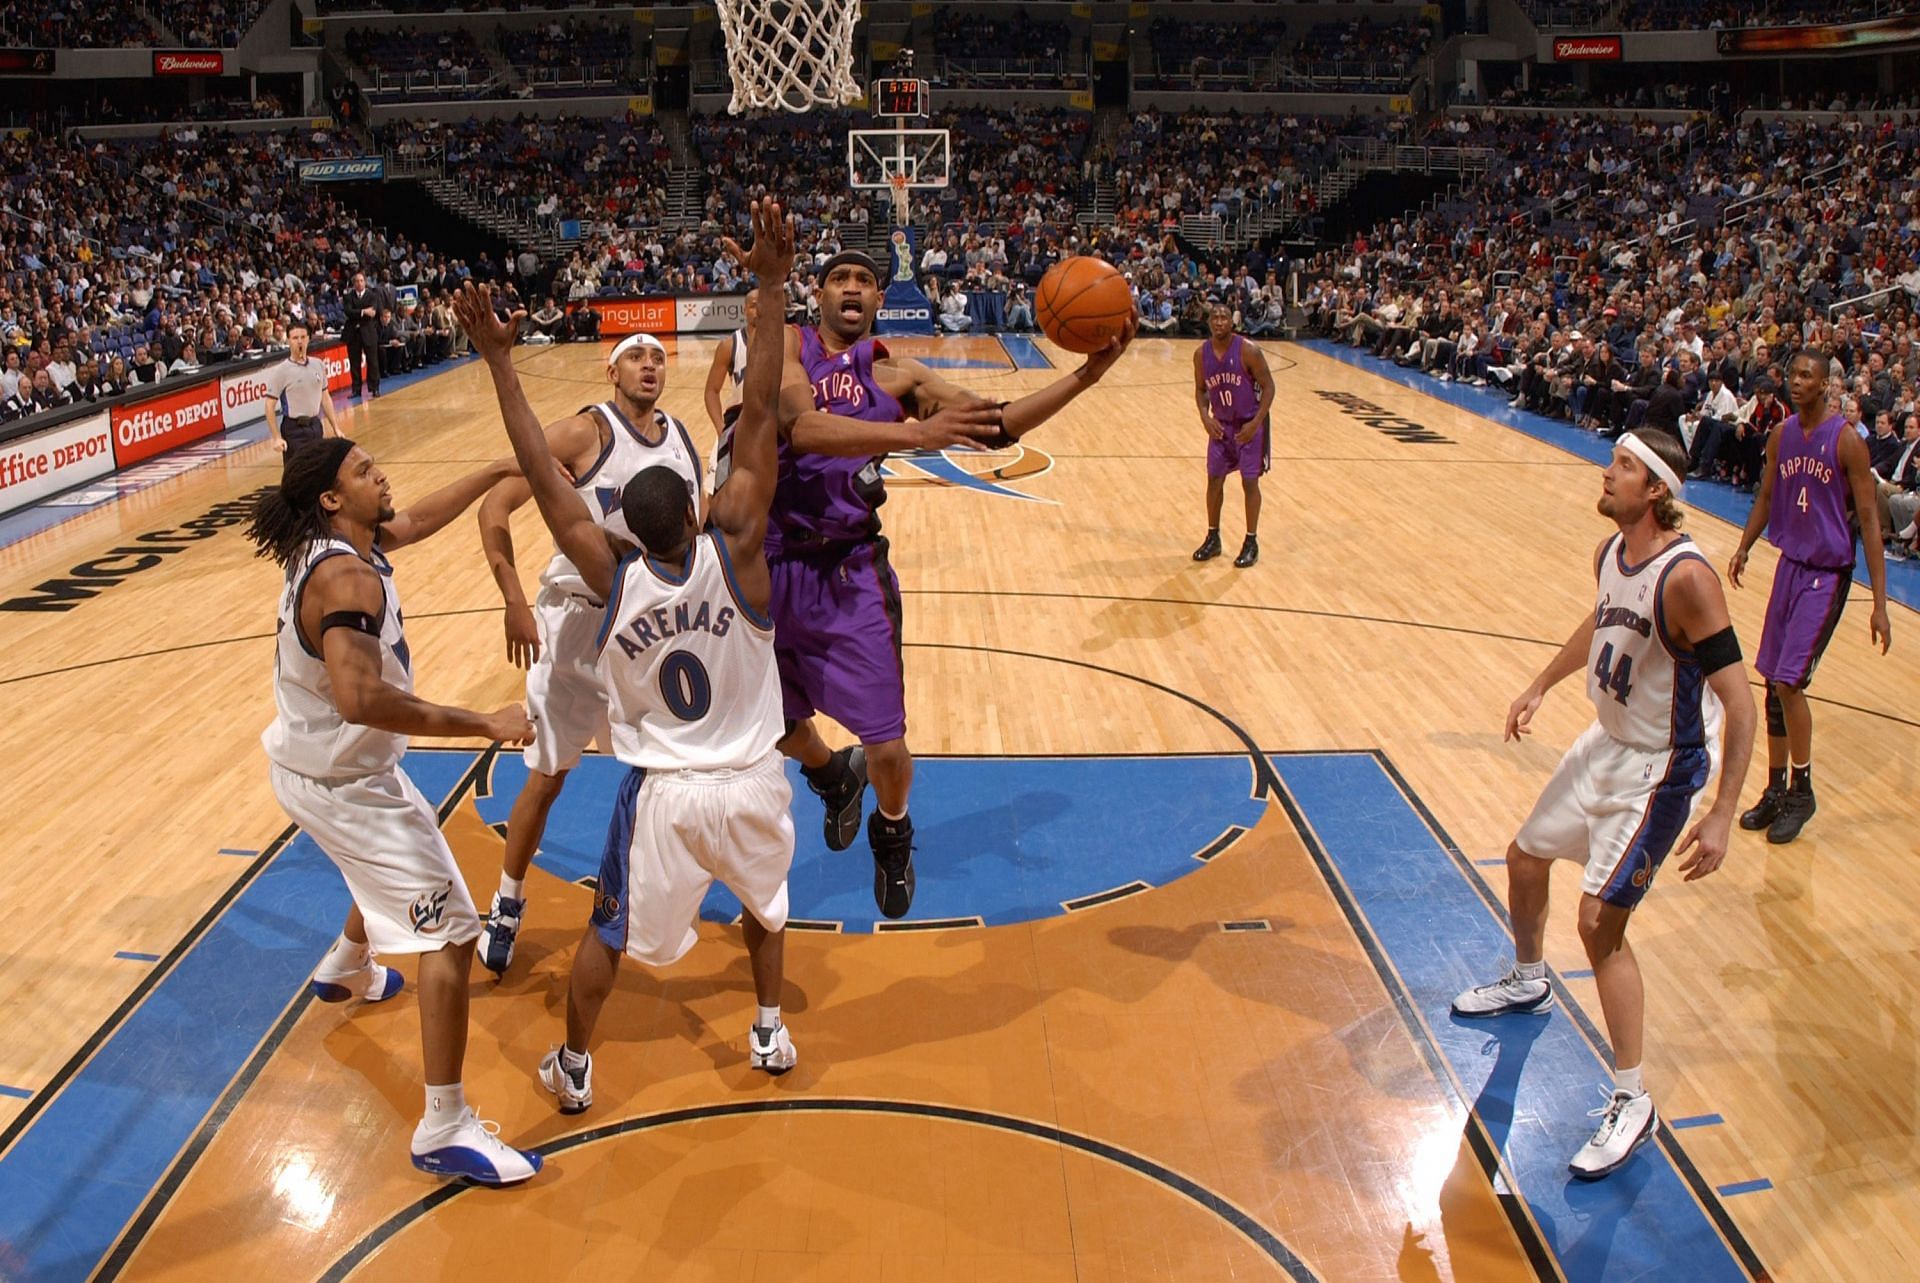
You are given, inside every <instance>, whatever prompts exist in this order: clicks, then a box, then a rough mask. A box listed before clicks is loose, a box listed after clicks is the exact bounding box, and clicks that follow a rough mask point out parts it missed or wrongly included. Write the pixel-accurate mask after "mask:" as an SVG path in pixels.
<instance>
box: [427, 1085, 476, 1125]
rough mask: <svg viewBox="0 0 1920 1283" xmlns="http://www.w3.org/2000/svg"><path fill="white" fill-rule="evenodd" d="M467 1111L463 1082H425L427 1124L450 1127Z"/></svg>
mask: <svg viewBox="0 0 1920 1283" xmlns="http://www.w3.org/2000/svg"><path fill="white" fill-rule="evenodd" d="M466 1112H467V1088H466V1084H465V1083H447V1084H446V1085H444V1086H440V1087H436V1086H434V1085H433V1084H432V1083H428V1084H427V1126H429V1127H451V1126H453V1125H454V1124H455V1123H457V1122H459V1121H460V1118H461V1116H462V1115H463V1114H465V1113H466Z"/></svg>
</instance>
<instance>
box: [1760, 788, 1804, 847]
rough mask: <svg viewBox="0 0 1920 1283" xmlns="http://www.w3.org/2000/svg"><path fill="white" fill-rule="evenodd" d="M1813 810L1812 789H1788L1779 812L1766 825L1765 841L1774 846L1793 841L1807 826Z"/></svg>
mask: <svg viewBox="0 0 1920 1283" xmlns="http://www.w3.org/2000/svg"><path fill="white" fill-rule="evenodd" d="M1813 812H1814V803H1813V790H1812V789H1804V790H1803V789H1788V790H1787V793H1786V796H1785V797H1784V798H1783V799H1782V800H1781V802H1780V813H1779V814H1778V815H1776V816H1774V819H1773V823H1772V824H1769V825H1768V826H1767V841H1768V842H1771V843H1772V844H1773V845H1774V846H1785V845H1786V844H1787V843H1789V842H1791V841H1793V840H1794V839H1795V838H1797V837H1799V836H1800V830H1801V829H1804V828H1805V827H1807V821H1808V820H1811V819H1812V818H1813Z"/></svg>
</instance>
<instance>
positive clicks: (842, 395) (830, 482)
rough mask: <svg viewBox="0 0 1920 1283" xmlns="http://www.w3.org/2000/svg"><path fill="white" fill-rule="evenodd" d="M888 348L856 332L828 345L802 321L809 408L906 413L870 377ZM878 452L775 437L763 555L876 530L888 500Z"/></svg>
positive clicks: (890, 416) (897, 417) (887, 416)
mask: <svg viewBox="0 0 1920 1283" xmlns="http://www.w3.org/2000/svg"><path fill="white" fill-rule="evenodd" d="M886 355H887V349H886V348H885V347H883V346H882V345H881V344H880V343H879V341H878V340H875V339H871V338H866V339H861V340H860V341H859V342H858V343H855V344H854V345H853V346H852V347H850V348H848V349H847V350H846V351H844V352H837V353H830V352H828V351H827V349H826V346H825V345H824V344H823V343H821V341H820V333H819V331H818V330H816V329H815V328H814V327H813V326H811V325H803V326H801V327H800V360H801V363H802V364H804V365H805V366H806V367H807V379H808V381H809V382H811V383H812V384H813V404H814V408H815V409H819V410H825V411H826V412H827V413H829V414H838V415H844V416H846V417H847V418H849V419H866V420H867V421H869V422H872V423H899V422H901V421H902V420H903V419H905V418H906V417H907V415H906V411H905V410H904V409H902V408H901V405H900V402H898V401H896V400H895V399H894V398H893V397H892V395H890V394H889V393H887V392H885V391H883V390H882V389H881V387H880V384H879V383H878V382H877V381H876V380H875V379H874V377H873V363H874V361H875V360H877V359H880V358H883V357H885V356H886ZM886 498H887V492H886V489H885V488H884V486H883V485H882V483H881V481H880V460H879V459H878V458H868V459H838V458H834V457H832V456H830V455H824V454H807V453H805V452H802V451H798V450H795V449H794V448H793V447H792V445H790V444H789V443H788V442H785V441H782V442H781V443H780V476H779V479H778V481H777V482H776V483H775V484H774V491H773V512H772V514H771V519H770V520H769V521H768V523H767V555H768V556H777V555H778V554H780V553H781V552H782V551H788V552H793V551H801V550H805V549H808V548H819V547H823V546H827V545H832V544H843V543H852V542H855V541H857V540H861V539H867V538H871V537H872V536H874V535H876V534H878V533H879V532H880V517H879V515H878V513H877V512H875V509H877V508H878V507H879V506H880V505H881V504H882V503H885V502H886Z"/></svg>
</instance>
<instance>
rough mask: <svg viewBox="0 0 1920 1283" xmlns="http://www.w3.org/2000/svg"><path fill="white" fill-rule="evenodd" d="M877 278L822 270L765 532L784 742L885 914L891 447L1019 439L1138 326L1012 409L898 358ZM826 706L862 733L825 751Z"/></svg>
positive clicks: (892, 739) (901, 716)
mask: <svg viewBox="0 0 1920 1283" xmlns="http://www.w3.org/2000/svg"><path fill="white" fill-rule="evenodd" d="M881 297H882V277H881V275H880V272H879V269H878V268H877V267H876V266H875V265H874V262H873V260H872V259H870V258H868V257H867V256H866V255H865V254H860V253H843V254H839V255H836V256H835V257H834V258H832V259H829V260H828V261H827V263H826V266H825V267H824V268H823V269H822V270H821V276H820V324H819V326H818V327H813V326H805V327H799V328H795V329H791V330H789V331H788V333H787V374H786V378H785V381H784V383H783V384H782V387H781V394H780V432H781V441H780V479H779V483H778V485H777V487H776V490H775V493H774V500H773V516H772V520H771V521H770V522H769V524H768V527H767V559H768V564H769V567H770V569H771V571H772V575H773V612H772V613H773V619H774V655H775V657H776V659H777V660H778V661H779V664H780V684H781V693H782V696H783V699H784V702H785V709H786V717H787V720H788V721H789V722H790V723H791V724H792V727H791V729H790V730H789V731H788V733H787V735H786V737H785V738H784V739H782V740H781V741H780V748H781V750H782V751H783V752H785V753H786V754H787V755H788V756H789V757H793V758H797V759H798V760H799V762H800V765H801V768H802V770H803V772H804V773H805V774H806V777H807V782H808V783H809V784H810V785H811V786H812V788H813V790H814V792H816V793H818V794H819V795H820V797H821V800H822V801H823V802H824V803H825V804H826V811H827V814H826V837H827V845H828V846H829V847H831V848H832V849H833V850H836V851H842V850H845V849H846V848H847V847H848V846H849V845H851V844H852V842H853V839H854V836H855V834H857V833H858V832H859V829H860V811H861V798H862V795H863V793H864V791H865V787H866V783H867V780H868V778H869V777H870V778H871V780H872V783H873V792H874V802H875V812H874V814H873V816H872V817H871V819H870V822H869V823H868V825H867V840H868V843H869V845H870V846H871V847H872V850H873V860H874V900H875V902H876V903H877V904H878V905H879V906H880V911H881V912H882V913H884V914H885V915H886V916H888V917H890V918H898V917H902V916H904V915H905V914H906V912H907V910H908V909H909V908H910V907H911V906H912V904H913V885H914V877H913V822H912V820H911V819H910V818H909V817H908V814H907V800H908V794H909V792H910V790H911V789H912V786H913V756H912V754H911V753H910V752H909V751H908V749H907V739H906V736H907V713H906V687H905V682H904V678H903V675H902V671H901V662H900V585H899V582H898V581H897V580H896V579H895V578H894V574H893V569H892V567H891V566H890V565H889V564H888V561H887V541H886V539H885V538H884V537H882V535H881V534H880V518H879V514H878V512H877V509H878V508H879V507H880V505H881V504H882V503H884V502H885V501H886V490H885V488H884V486H883V485H882V484H881V480H880V462H881V459H882V457H883V456H885V455H886V454H888V453H890V452H892V451H897V450H913V449H933V450H940V449H946V448H948V447H953V446H961V447H967V448H977V447H979V446H983V445H985V446H996V445H997V446H1006V445H1011V444H1012V443H1013V442H1014V441H1017V440H1018V439H1019V438H1020V437H1022V436H1024V435H1025V434H1026V433H1028V432H1030V431H1032V430H1033V429H1034V428H1037V427H1039V426H1040V425H1041V424H1042V423H1044V422H1046V421H1047V420H1048V419H1049V418H1051V417H1052V416H1053V415H1055V414H1057V413H1058V412H1059V411H1060V410H1061V409H1063V408H1064V407H1065V406H1066V405H1067V403H1068V402H1069V401H1071V400H1073V398H1074V397H1076V396H1078V395H1079V394H1080V393H1082V392H1084V391H1086V389H1088V388H1090V387H1092V386H1093V385H1094V384H1095V383H1096V382H1098V381H1099V380H1100V378H1101V376H1102V375H1104V374H1106V372H1107V371H1108V370H1110V369H1112V368H1113V365H1114V362H1116V361H1118V360H1119V359H1120V354H1121V353H1122V352H1124V351H1125V350H1126V347H1127V344H1128V343H1130V342H1131V341H1132V339H1133V334H1134V327H1133V325H1132V324H1131V323H1129V324H1128V326H1127V329H1126V332H1125V334H1124V335H1122V336H1121V337H1119V338H1117V339H1114V340H1113V341H1112V342H1110V343H1109V344H1108V345H1107V346H1106V347H1104V348H1102V349H1101V350H1100V351H1098V352H1096V353H1094V354H1093V355H1092V356H1089V357H1088V358H1087V359H1086V362H1085V363H1084V364H1082V365H1081V366H1080V368H1079V369H1077V370H1075V371H1073V372H1072V373H1070V374H1067V375H1065V376H1064V377H1062V378H1059V379H1056V380H1055V381H1054V382H1052V383H1050V384H1048V385H1047V386H1046V387H1044V388H1041V389H1040V390H1038V391H1036V392H1030V393H1028V394H1027V395H1026V396H1023V397H1021V398H1020V399H1019V400H1017V401H1011V402H1007V403H1004V404H999V403H994V402H990V401H987V400H984V399H982V398H981V397H978V396H976V395H974V394H973V393H971V392H968V391H966V390H965V389H962V388H960V387H957V386H955V385H954V384H952V383H950V382H948V381H947V380H945V379H943V378H941V377H939V376H938V375H936V374H935V373H934V372H933V371H932V370H929V369H928V368H927V367H926V366H925V365H923V364H922V363H920V362H919V361H914V360H908V359H903V358H896V357H893V356H891V355H890V354H889V353H888V352H887V349H886V347H885V346H884V345H883V344H881V343H880V342H879V341H877V340H876V339H874V338H873V337H872V335H873V321H874V316H875V313H877V312H878V311H879V308H880V300H881ZM815 712H821V713H825V714H826V715H827V716H829V717H831V718H833V719H834V720H835V721H837V722H839V723H840V724H841V725H842V726H844V727H846V728H847V729H848V730H849V731H851V732H853V734H854V735H855V736H856V737H857V738H858V739H859V741H860V743H859V745H858V746H857V747H853V748H848V749H842V750H840V751H839V752H837V753H836V752H831V751H829V750H828V748H827V745H826V742H825V741H824V740H822V739H821V738H820V733H819V731H818V730H816V729H815V727H814V724H813V720H812V719H813V714H814V713H815Z"/></svg>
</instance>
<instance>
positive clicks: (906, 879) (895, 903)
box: [867, 811, 913, 918]
mask: <svg viewBox="0 0 1920 1283" xmlns="http://www.w3.org/2000/svg"><path fill="white" fill-rule="evenodd" d="M867 844H868V845H869V846H871V847H872V848H873V902H874V903H875V904H877V905H879V906H880V912H881V913H884V914H885V915H886V916H887V917H889V918H904V917H906V916H907V910H909V909H911V908H912V907H913V818H912V817H911V816H902V817H901V818H899V819H897V820H889V819H888V818H887V817H886V816H884V815H882V814H880V812H879V811H875V812H874V813H873V814H872V815H870V816H868V817H867Z"/></svg>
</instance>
